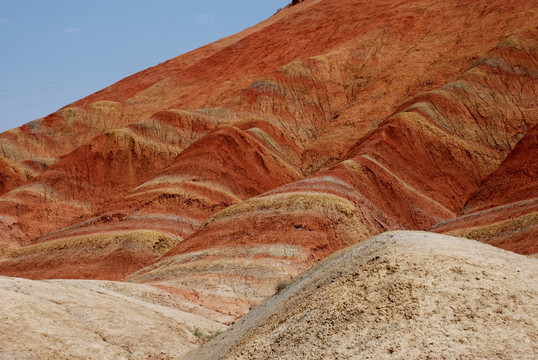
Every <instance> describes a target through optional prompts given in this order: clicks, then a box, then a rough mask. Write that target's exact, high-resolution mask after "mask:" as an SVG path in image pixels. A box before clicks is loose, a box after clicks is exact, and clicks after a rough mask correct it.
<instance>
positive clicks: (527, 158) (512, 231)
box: [432, 126, 538, 255]
mask: <svg viewBox="0 0 538 360" xmlns="http://www.w3.org/2000/svg"><path fill="white" fill-rule="evenodd" d="M537 134H538V128H537V127H536V126H535V127H534V128H533V129H532V130H531V131H529V132H528V133H527V135H525V136H524V137H523V138H522V139H521V140H520V141H519V142H518V143H517V145H516V147H515V148H514V150H513V151H512V152H511V153H510V155H509V156H508V157H507V158H506V159H505V160H504V162H503V163H502V164H501V166H499V167H498V168H497V169H496V170H495V171H494V172H492V173H491V174H490V175H489V176H488V177H487V179H486V180H485V181H484V182H483V183H482V185H481V186H480V188H479V189H478V191H477V192H476V193H475V194H474V195H473V196H472V197H471V198H470V199H469V201H468V202H467V204H466V206H465V212H464V214H462V216H460V217H458V218H456V219H453V220H450V221H446V222H441V223H439V224H437V225H436V226H434V227H432V230H433V231H435V232H443V233H449V234H453V235H457V236H464V237H467V238H470V239H476V240H479V241H483V242H486V243H488V244H491V245H495V246H498V247H501V248H503V249H506V250H510V251H515V252H518V253H520V254H526V255H529V254H536V253H538V242H537V241H536V239H537V238H538V186H537V185H538V181H537V179H538V168H537V166H538V165H537V164H538V158H537V156H538V138H537Z"/></svg>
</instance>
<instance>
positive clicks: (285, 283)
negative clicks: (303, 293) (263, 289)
mask: <svg viewBox="0 0 538 360" xmlns="http://www.w3.org/2000/svg"><path fill="white" fill-rule="evenodd" d="M290 284H291V281H289V280H281V281H279V282H278V283H277V284H276V293H277V294H278V293H280V292H281V291H282V290H284V289H285V288H287V287H288V286H289V285H290Z"/></svg>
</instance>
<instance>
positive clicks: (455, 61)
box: [0, 0, 538, 325]
mask: <svg viewBox="0 0 538 360" xmlns="http://www.w3.org/2000/svg"><path fill="white" fill-rule="evenodd" d="M537 9H538V7H537V6H536V4H535V2H534V1H501V0H492V1H487V2H485V1H473V2H469V1H459V0H458V1H451V2H436V1H426V2H424V1H420V2H419V1H403V2H399V3H395V2H394V1H389V0H386V1H385V0H383V1H376V2H369V3H368V2H366V3H365V2H360V1H356V0H323V1H317V0H305V1H302V2H300V3H298V4H296V5H295V6H289V7H285V8H284V9H282V10H281V11H279V12H278V13H277V14H275V15H274V16H273V17H271V18H270V19H268V20H267V21H265V22H262V23H260V24H259V25H256V26H254V27H252V28H250V29H247V30H245V31H243V32H241V33H239V34H236V35H233V36H231V37H228V38H225V39H222V40H220V41H218V42H216V43H213V44H210V45H208V46H205V47H203V48H200V49H197V50H195V51H192V52H190V53H188V54H185V55H182V56H179V57H177V58H175V59H172V60H170V61H167V62H165V63H163V64H160V65H158V66H156V67H153V68H150V69H147V70H145V71H143V72H140V73H138V74H135V75H133V76H130V77H128V78H126V79H124V80H122V81H120V82H118V83H116V84H114V85H112V86H111V87H109V88H106V89H104V90H102V91H99V92H97V93H95V94H92V95H90V96H88V97H87V98H85V99H81V100H80V101H77V102H76V103H73V104H71V105H69V106H67V107H65V108H64V109H61V110H59V111H58V112H56V113H54V114H51V115H49V116H47V117H45V118H43V119H38V120H36V121H34V122H31V123H29V124H27V125H25V126H23V127H21V128H18V129H13V130H10V131H7V132H5V133H3V134H1V135H0V151H1V153H0V156H1V157H0V274H2V275H8V276H14V277H26V278H31V279H53V278H70V279H100V280H123V281H126V282H133V283H140V284H146V285H148V284H149V285H153V286H154V287H157V288H160V289H161V290H163V291H166V292H167V293H168V294H169V295H170V296H173V297H175V298H176V299H177V301H179V302H181V303H182V304H185V306H187V307H188V309H189V310H188V311H191V312H192V313H194V314H196V315H198V316H201V317H203V318H206V319H208V320H210V321H212V322H217V323H220V324H223V325H229V324H231V323H233V322H235V321H237V320H238V319H240V318H241V317H242V316H243V315H245V314H246V313H247V312H248V311H249V309H251V308H252V307H253V306H255V305H257V304H259V303H260V302H262V301H263V300H264V299H266V298H267V297H269V296H271V295H272V294H273V293H274V292H275V288H276V287H277V285H278V283H279V282H281V281H290V280H292V279H293V278H295V277H297V276H298V275H299V274H301V273H303V272H304V271H306V270H307V269H309V268H310V267H312V266H313V265H315V264H316V263H317V262H318V261H320V260H322V259H324V258H326V257H327V256H330V255H331V254H332V253H334V252H337V251H339V250H341V249H344V248H346V247H348V246H350V245H353V244H355V243H357V242H361V241H364V240H366V239H368V238H369V237H371V236H374V235H376V234H379V233H382V232H385V231H389V230H401V229H408V230H409V229H411V230H431V231H434V232H440V233H448V234H453V235H457V236H464V237H468V238H472V239H476V240H479V241H481V242H485V243H488V244H492V245H495V246H498V247H501V248H504V249H507V250H511V251H514V252H518V253H521V254H529V255H532V254H535V253H537V252H538V241H537V239H538V188H537V186H536V179H537V173H536V164H537V162H538V159H537V158H536V154H538V152H537V151H536V150H537V148H536V146H537V144H538V138H537V137H536V135H537V134H538V132H537V126H538V125H537V124H538V102H537V99H538V96H537V94H538V81H537V80H538V40H537V39H538V27H537V25H538V10H537ZM193 109H197V110H193ZM458 244H459V243H458Z"/></svg>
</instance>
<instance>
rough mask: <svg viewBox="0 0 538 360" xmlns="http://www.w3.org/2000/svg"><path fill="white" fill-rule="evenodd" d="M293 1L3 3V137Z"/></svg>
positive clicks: (0, 100)
mask: <svg viewBox="0 0 538 360" xmlns="http://www.w3.org/2000/svg"><path fill="white" fill-rule="evenodd" d="M289 2H290V1H289V0H254V1H252V0H250V1H249V0H231V1H222V0H204V1H185V0H0V133H1V132H3V131H5V130H8V129H11V128H14V127H17V126H20V125H22V124H24V123H27V122H29V121H32V120H35V119H38V118H40V117H43V116H46V115H48V114H50V113H53V112H54V111H56V110H58V109H59V108H61V107H63V106H65V105H68V104H69V103H71V102H73V101H75V100H78V99H81V98H83V97H85V96H87V95H90V94H92V93H94V92H96V91H98V90H101V89H103V88H105V87H107V86H108V85H111V84H113V83H115V82H116V81H118V80H121V79H123V78H124V77H126V76H129V75H131V74H134V73H136V72H138V71H141V70H143V69H146V68H148V67H150V66H154V65H157V64H159V63H161V62H163V61H166V60H168V59H171V58H173V57H176V56H178V55H180V54H183V53H185V52H188V51H190V50H193V49H196V48H198V47H200V46H203V45H205V44H208V43H211V42H213V41H216V40H218V39H220V38H222V37H225V36H228V35H232V34H235V33H237V32H239V31H241V30H243V29H246V28H248V27H250V26H252V25H255V24H257V23H259V22H260V21H263V20H265V19H267V18H268V17H270V16H271V15H272V14H274V13H275V12H276V10H277V9H278V8H281V7H283V6H285V5H286V4H288V3H289Z"/></svg>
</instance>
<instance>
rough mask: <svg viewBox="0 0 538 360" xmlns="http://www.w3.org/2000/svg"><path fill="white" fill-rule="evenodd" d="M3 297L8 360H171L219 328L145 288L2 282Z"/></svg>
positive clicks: (0, 331) (0, 347)
mask: <svg viewBox="0 0 538 360" xmlns="http://www.w3.org/2000/svg"><path fill="white" fill-rule="evenodd" d="M0 294H1V299H2V300H1V303H2V322H1V324H0V337H1V342H0V357H1V358H2V359H6V360H7V359H42V360H45V359H148V358H151V359H170V358H172V357H177V356H179V355H181V354H184V353H185V352H187V351H188V350H189V349H192V348H195V347H196V346H198V345H199V344H200V341H201V338H200V337H196V336H195V335H194V333H196V334H204V335H208V334H211V333H216V332H218V331H219V330H222V329H223V328H224V326H223V325H222V324H219V323H216V322H212V321H210V320H207V319H206V318H203V317H201V316H197V315H194V314H192V313H191V309H189V308H188V307H185V305H184V304H182V303H181V302H180V301H178V300H177V299H176V298H174V297H173V296H171V295H170V294H169V293H167V292H165V291H163V290H159V289H156V288H154V287H151V286H145V285H132V284H125V283H115V282H106V281H83V280H52V281H33V280H26V279H20V278H7V277H0ZM199 336H200V335H199Z"/></svg>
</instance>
